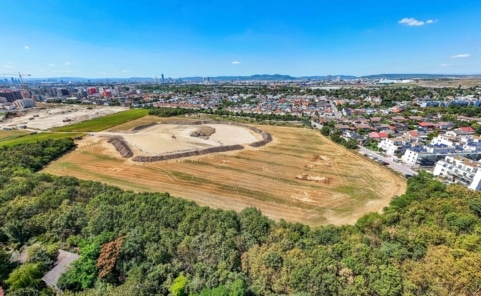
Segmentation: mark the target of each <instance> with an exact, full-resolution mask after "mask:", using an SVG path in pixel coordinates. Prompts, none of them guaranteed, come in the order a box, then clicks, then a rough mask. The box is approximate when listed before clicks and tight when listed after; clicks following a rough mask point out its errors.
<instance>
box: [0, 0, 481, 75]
mask: <svg viewBox="0 0 481 296" xmlns="http://www.w3.org/2000/svg"><path fill="white" fill-rule="evenodd" d="M19 71H20V72H23V73H28V74H31V75H32V77H60V76H63V77H65V76H68V77H89V78H97V77H154V76H159V77H160V75H161V74H162V73H163V74H164V75H165V77H185V76H222V75H252V74H275V73H277V74H289V75H293V76H308V75H338V74H350V75H369V74H381V73H441V74H481V1H479V0H464V1H440V0H436V1H432V0H416V1H412V0H404V1H390V2H388V1H374V0H363V1H351V0H345V1H342V0H341V1H334V0H332V1H323V0H318V1H314V0H297V1H279V0H277V1H262V0H257V1H252V0H243V1H228V0H224V1H217V0H203V1H188V0H185V1H173V0H162V1H160V0H156V1H151V0H137V1H129V2H127V1H118V0H117V1H107V0H104V1H102V0H96V1H92V0H70V1H67V0H42V1H32V0H0V73H2V74H3V73H16V72H19Z"/></svg>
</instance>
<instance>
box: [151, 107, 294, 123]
mask: <svg viewBox="0 0 481 296" xmlns="http://www.w3.org/2000/svg"><path fill="white" fill-rule="evenodd" d="M197 113H203V114H211V115H218V116H231V117H242V118H252V119H255V120H257V121H266V120H280V121H299V120H301V118H300V117H298V116H294V115H291V114H286V115H280V114H257V113H256V114H254V113H244V112H240V113H235V112H230V111H227V110H225V109H217V110H213V109H188V108H179V107H177V108H151V109H149V115H155V116H159V117H172V116H179V115H185V114H197Z"/></svg>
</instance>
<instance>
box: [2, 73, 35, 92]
mask: <svg viewBox="0 0 481 296" xmlns="http://www.w3.org/2000/svg"><path fill="white" fill-rule="evenodd" d="M2 75H18V77H19V78H20V83H21V86H22V88H23V89H25V88H26V87H25V83H24V82H23V76H32V75H30V74H22V73H20V72H17V73H4V74H2Z"/></svg>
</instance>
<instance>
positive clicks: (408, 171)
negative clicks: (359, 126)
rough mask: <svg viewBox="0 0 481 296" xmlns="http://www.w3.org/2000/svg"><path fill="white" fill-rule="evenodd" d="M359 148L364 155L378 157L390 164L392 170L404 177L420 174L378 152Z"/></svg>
mask: <svg viewBox="0 0 481 296" xmlns="http://www.w3.org/2000/svg"><path fill="white" fill-rule="evenodd" d="M358 147H359V151H361V152H362V153H364V154H366V155H372V156H373V157H376V158H377V159H379V160H381V161H385V162H387V163H389V166H388V167H390V168H391V169H393V170H395V171H397V172H399V173H401V174H403V175H417V174H418V173H417V172H416V171H414V170H412V169H411V168H410V167H408V166H405V165H403V164H401V163H397V162H394V161H393V160H392V157H385V156H382V155H381V154H379V153H378V152H375V151H372V150H369V149H367V148H364V147H362V146H358Z"/></svg>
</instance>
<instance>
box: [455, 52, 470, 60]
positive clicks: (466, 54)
mask: <svg viewBox="0 0 481 296" xmlns="http://www.w3.org/2000/svg"><path fill="white" fill-rule="evenodd" d="M469 56H470V55H469V53H462V54H457V55H453V56H451V58H453V59H464V58H469Z"/></svg>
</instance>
